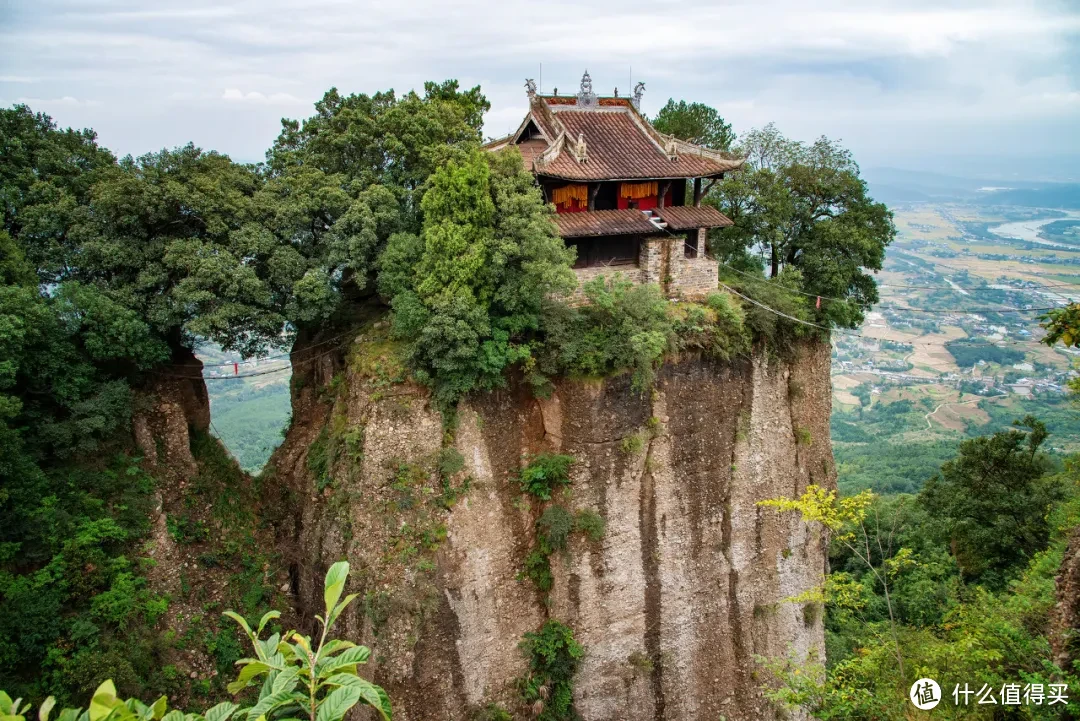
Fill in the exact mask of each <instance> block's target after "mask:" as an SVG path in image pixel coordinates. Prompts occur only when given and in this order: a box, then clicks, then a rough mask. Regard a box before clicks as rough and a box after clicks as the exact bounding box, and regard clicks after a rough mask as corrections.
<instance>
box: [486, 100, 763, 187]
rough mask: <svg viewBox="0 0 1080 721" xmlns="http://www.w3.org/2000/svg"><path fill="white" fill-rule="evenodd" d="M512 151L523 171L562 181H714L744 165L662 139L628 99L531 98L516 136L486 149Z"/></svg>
mask: <svg viewBox="0 0 1080 721" xmlns="http://www.w3.org/2000/svg"><path fill="white" fill-rule="evenodd" d="M511 145H515V146H517V147H518V149H519V150H520V151H521V154H522V158H523V159H524V161H525V166H526V167H527V168H528V169H529V170H531V171H533V172H534V173H536V174H537V175H542V176H545V177H550V178H559V179H564V180H578V181H589V180H593V181H596V180H641V179H667V178H699V177H704V178H707V177H716V176H719V175H720V174H722V173H725V172H728V171H731V170H736V169H738V168H740V167H742V165H743V162H744V159H742V158H738V157H735V156H732V155H730V154H728V153H721V152H719V151H716V150H710V149H708V148H703V147H700V146H697V145H693V144H692V143H687V142H685V141H682V140H678V139H676V138H673V137H671V136H669V135H664V134H663V133H660V132H659V131H657V130H656V129H655V128H653V127H652V125H651V124H650V123H649V121H648V120H646V119H645V118H644V117H643V116H642V115H641V114H640V113H639V112H638V110H637V108H636V107H635V106H634V103H633V102H631V100H630V99H629V98H620V97H598V96H595V95H585V94H579V95H577V96H554V95H538V94H532V95H531V96H530V98H529V113H528V115H526V116H525V119H524V120H523V121H522V123H521V125H520V127H519V128H518V129H517V131H516V132H515V133H513V134H511V135H509V136H507V137H505V138H500V139H499V140H495V141H492V142H490V143H488V144H487V145H486V146H485V147H487V148H488V149H489V150H501V149H502V148H505V147H508V146H511Z"/></svg>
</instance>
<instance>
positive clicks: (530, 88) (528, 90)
mask: <svg viewBox="0 0 1080 721" xmlns="http://www.w3.org/2000/svg"><path fill="white" fill-rule="evenodd" d="M525 94H526V95H528V96H529V97H530V98H534V97H536V81H535V80H533V79H532V78H525Z"/></svg>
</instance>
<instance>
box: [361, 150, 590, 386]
mask: <svg viewBox="0 0 1080 721" xmlns="http://www.w3.org/2000/svg"><path fill="white" fill-rule="evenodd" d="M421 206H422V209H423V214H424V222H423V229H422V232H421V234H420V236H419V238H417V237H416V236H414V235H411V234H408V233H398V234H395V235H394V236H392V237H391V242H390V243H389V245H388V246H387V247H386V250H385V251H383V254H382V255H381V257H380V260H379V268H380V276H379V287H380V289H381V290H382V291H383V292H384V293H387V294H392V295H388V297H387V300H388V301H389V302H390V303H391V306H392V307H393V327H394V331H395V333H396V334H397V335H398V337H400V338H403V339H406V340H408V341H410V351H409V359H410V364H411V365H412V367H413V370H414V372H415V373H416V374H417V377H418V378H419V379H420V380H421V381H423V382H427V383H430V384H431V385H432V386H433V387H434V388H435V392H436V396H437V398H438V399H439V402H440V403H441V404H443V405H444V407H447V406H449V405H452V404H453V403H454V402H456V401H457V399H458V398H460V397H461V396H462V395H464V394H465V393H467V392H469V391H470V390H473V389H478V388H492V387H496V386H499V385H501V384H502V383H504V378H503V371H504V370H505V369H506V368H507V367H508V366H510V365H511V364H514V363H525V364H529V363H530V362H531V359H532V335H533V334H535V332H536V331H538V330H539V328H540V322H541V310H542V306H543V304H544V301H545V297H547V296H549V295H553V294H554V295H559V294H564V293H568V292H569V291H570V290H572V289H573V287H574V285H575V282H576V281H575V278H574V275H573V272H572V271H571V270H570V264H571V262H572V255H571V251H569V250H567V248H566V247H565V246H564V244H563V242H562V240H561V239H560V238H559V236H558V234H557V233H556V230H555V226H554V224H553V223H552V222H551V218H550V214H551V209H550V208H549V207H548V206H547V205H545V204H544V202H543V198H542V197H541V195H540V192H539V190H538V189H537V188H536V186H535V183H534V182H533V180H532V177H531V175H530V174H529V173H528V172H527V171H526V170H525V168H524V166H523V164H522V162H521V156H520V155H519V154H518V153H517V152H516V151H515V150H510V151H507V152H504V153H496V154H491V153H484V152H483V151H481V150H480V149H478V148H475V147H473V148H472V149H470V150H468V151H465V152H463V153H461V154H460V157H458V158H455V159H453V160H450V161H449V162H447V163H446V164H445V165H443V166H442V167H441V168H440V169H439V170H437V171H436V172H435V173H434V174H433V175H432V178H431V180H430V183H429V186H428V190H427V192H425V194H424V197H423V201H422V203H421Z"/></svg>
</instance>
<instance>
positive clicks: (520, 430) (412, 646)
mask: <svg viewBox="0 0 1080 721" xmlns="http://www.w3.org/2000/svg"><path fill="white" fill-rule="evenodd" d="M373 345H376V346H377V343H375V342H374V341H373V340H372V339H371V338H363V337H362V338H360V339H358V341H357V344H356V345H355V346H354V348H353V349H352V351H350V352H351V354H352V357H351V358H350V359H349V362H348V366H347V370H346V372H345V375H344V377H343V380H341V381H337V382H335V384H334V385H336V386H337V387H336V389H335V388H327V389H324V391H325V392H323V393H322V395H321V396H318V395H316V396H312V397H311V398H309V399H308V400H309V401H310V402H309V403H308V405H307V406H306V407H305V418H307V419H308V421H309V422H308V423H296V422H295V416H294V425H293V427H292V429H291V430H290V432H289V435H288V437H287V439H286V441H285V442H284V443H283V444H282V446H281V447H280V448H279V449H278V451H277V452H276V453H275V455H274V457H273V458H272V459H271V464H270V466H271V473H272V477H273V478H275V479H276V480H277V482H278V483H283V484H286V485H288V486H289V488H290V489H291V491H292V492H293V493H294V494H296V495H295V497H296V498H297V499H298V505H299V506H300V507H301V508H302V511H298V514H299V515H298V518H297V519H296V522H295V524H293V525H290V526H289V527H288V528H285V529H282V536H283V537H282V542H283V543H284V544H286V545H287V546H289V547H290V548H291V549H292V556H293V559H294V563H293V568H292V574H293V587H294V589H295V591H296V593H297V597H298V598H299V599H300V600H301V602H302V603H306V604H307V605H308V607H309V611H308V613H309V616H310V614H311V613H314V612H317V611H318V610H319V608H318V604H319V603H320V602H321V592H320V589H321V585H320V584H321V579H322V575H323V573H324V572H325V570H326V569H327V568H328V567H329V565H330V564H331V563H332V562H334V561H337V560H339V559H343V558H345V559H348V560H349V561H350V562H351V563H352V567H353V576H352V579H353V580H352V582H351V583H352V586H353V588H352V589H351V590H352V591H355V592H358V593H360V594H362V596H361V597H362V602H359V603H357V604H355V605H354V608H353V611H352V612H351V613H349V614H347V615H346V617H344V618H343V620H342V622H341V626H340V627H339V628H338V629H337V632H336V635H338V636H341V637H345V638H348V639H350V640H353V641H356V642H361V643H364V644H366V645H369V646H370V647H371V648H372V663H371V664H370V665H369V666H368V670H369V671H370V673H371V675H372V676H373V677H374V679H375V680H376V681H377V682H378V683H380V684H382V685H383V686H385V687H386V689H387V690H388V691H389V692H390V694H391V697H392V698H393V699H394V702H395V718H398V719H405V720H406V721H412V720H417V719H467V718H469V714H470V713H471V711H472V710H475V709H477V708H481V707H484V706H486V705H487V704H489V703H498V704H500V705H502V706H503V707H505V708H506V709H508V710H509V711H511V712H512V713H514V714H515V717H520V718H527V717H528V716H529V714H528V710H527V709H524V708H521V706H520V702H519V696H518V692H517V689H516V686H515V679H517V678H518V677H520V676H523V675H525V674H526V672H527V660H526V659H525V658H524V657H523V656H522V653H521V651H520V649H519V643H520V641H521V638H522V636H523V635H524V634H525V633H527V632H532V631H536V630H537V629H539V628H540V626H541V625H542V624H543V623H544V621H545V620H546V619H548V618H557V619H559V620H560V621H562V622H564V623H566V624H567V625H569V626H571V627H572V628H573V629H574V632H575V634H576V638H577V639H578V640H579V641H580V642H581V643H582V644H583V645H584V646H585V649H586V654H585V657H584V659H583V661H582V664H581V666H580V669H579V671H578V673H577V675H576V677H575V691H574V696H575V705H576V708H577V710H578V711H579V713H580V714H581V716H582V717H583V718H584V719H586V720H588V721H592V720H594V719H595V720H600V719H604V720H608V719H628V720H630V719H633V720H637V719H709V720H710V721H713V720H715V719H718V718H725V719H727V720H728V721H736V720H739V719H747V720H749V719H762V718H765V719H768V718H774V717H775V716H776V714H775V712H774V711H773V709H771V708H770V707H769V706H768V705H767V703H766V702H765V700H764V699H763V698H762V695H761V693H760V690H759V687H760V685H761V683H763V677H762V675H761V673H760V672H759V671H757V670H756V669H758V666H757V664H756V662H755V657H758V656H766V657H770V656H783V655H787V654H796V655H798V656H805V655H806V654H808V653H811V652H817V653H820V652H821V649H822V648H823V627H822V614H821V612H820V609H819V608H818V607H817V606H815V605H813V604H807V605H803V604H797V603H792V602H789V601H786V599H789V598H791V597H793V596H796V595H798V594H799V593H801V592H803V591H805V590H807V589H809V588H811V587H813V586H815V585H817V584H819V583H820V582H821V580H822V574H823V572H824V571H825V568H826V555H825V549H824V545H823V540H822V537H821V535H820V533H819V532H818V531H817V530H816V529H813V528H810V527H808V526H807V525H805V524H803V523H802V522H801V521H800V520H799V519H798V518H797V517H794V516H793V515H792V514H786V515H779V514H777V513H776V512H774V511H772V510H770V509H764V508H761V507H759V506H758V505H756V504H757V502H758V501H760V500H763V499H766V498H771V497H776V496H781V495H787V496H790V495H796V494H799V493H801V492H802V491H803V490H804V489H805V488H806V486H807V485H809V484H811V483H817V484H819V485H825V486H827V487H834V486H835V470H834V466H833V459H832V452H831V449H830V445H829V412H830V388H829V349H828V346H827V345H822V344H817V343H806V344H804V345H803V346H801V347H800V348H799V349H798V352H797V354H796V357H795V358H793V359H791V360H789V361H782V360H778V359H776V358H770V357H769V356H768V355H766V354H764V353H759V354H755V355H754V357H753V358H752V359H748V360H743V361H739V362H735V363H731V364H722V363H718V362H715V361H712V360H708V359H704V358H699V357H685V358H681V359H676V360H671V361H669V362H667V363H665V365H664V366H663V367H662V368H661V369H660V371H659V373H658V375H657V380H656V383H655V387H654V390H652V391H651V392H650V393H645V394H641V393H638V392H637V391H635V390H634V389H633V388H632V387H631V384H630V379H629V378H628V377H627V376H625V375H624V376H616V377H612V378H608V379H605V380H596V381H592V380H590V381H575V380H562V381H559V382H557V383H556V386H555V389H554V392H553V393H552V395H551V396H550V397H549V398H547V399H536V398H534V397H532V396H531V395H530V394H529V392H528V391H527V390H526V389H525V388H524V387H523V386H521V385H512V386H511V387H510V388H508V389H506V390H501V391H495V392H491V393H486V394H479V395H477V396H476V397H473V398H470V399H469V400H467V401H465V402H463V403H462V404H461V406H460V407H459V409H458V413H457V420H456V427H453V428H450V429H448V428H446V427H445V426H444V423H443V419H442V418H441V416H440V414H439V413H438V412H437V411H436V410H435V409H433V408H432V407H431V405H430V403H429V401H428V396H427V394H426V392H425V391H424V390H423V389H421V388H418V387H416V386H413V385H410V384H408V383H403V382H397V381H398V380H399V379H400V375H398V374H396V372H395V370H394V369H393V368H387V366H386V363H384V362H383V360H385V359H382V360H380V359H379V358H378V357H373V355H372V351H371V347H372V346H373ZM376 355H377V354H376ZM543 451H552V452H558V453H563V454H568V455H571V456H573V457H574V458H575V463H574V465H573V467H572V472H571V474H572V482H571V484H570V485H569V486H568V487H567V488H566V489H565V490H564V491H563V492H562V493H559V494H556V496H555V498H554V499H553V500H552V501H550V502H541V501H539V500H538V499H536V498H534V497H531V496H527V495H524V494H522V492H521V486H520V483H519V482H518V476H519V473H520V469H521V467H522V465H523V464H524V463H525V462H526V461H527V459H528V458H529V457H530V456H532V455H533V454H536V453H539V452H543ZM553 503H559V504H562V505H563V506H565V507H567V508H568V509H569V510H571V511H581V510H585V509H588V510H591V511H594V512H596V513H598V514H599V515H600V516H602V517H603V518H604V520H605V522H606V530H605V533H604V535H603V537H602V539H601V540H598V541H594V540H590V539H589V538H588V537H587V536H586V535H585V534H582V533H574V534H573V535H571V538H570V542H569V545H568V548H567V551H566V552H565V553H556V554H555V555H553V556H552V557H551V566H552V574H553V577H554V583H553V586H552V589H551V591H550V593H548V594H544V593H541V592H540V591H538V590H537V589H536V587H535V586H534V584H533V583H532V582H531V581H530V580H528V579H527V578H524V577H523V576H522V569H523V567H524V564H525V559H526V557H527V556H528V554H529V553H530V551H531V550H533V549H534V548H535V544H536V531H535V525H536V521H537V519H538V518H539V517H540V515H541V514H542V513H543V511H544V510H545V508H547V507H549V506H550V505H551V504H553Z"/></svg>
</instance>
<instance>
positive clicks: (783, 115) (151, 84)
mask: <svg viewBox="0 0 1080 721" xmlns="http://www.w3.org/2000/svg"><path fill="white" fill-rule="evenodd" d="M0 3H2V4H3V5H6V6H7V7H6V8H5V9H4V14H5V16H6V21H5V23H4V24H3V26H2V27H0V48H2V49H0V102H2V103H4V104H9V103H11V102H16V101H17V100H18V99H19V98H23V97H25V96H27V95H33V96H35V97H38V98H55V99H54V100H42V101H35V102H32V103H31V105H32V106H33V107H35V108H37V107H40V108H41V109H44V110H46V111H48V112H50V113H52V114H54V115H55V117H56V119H57V120H58V122H60V123H62V124H71V125H89V126H93V127H94V128H96V129H97V130H98V131H99V133H100V136H101V140H102V142H103V143H105V144H106V145H108V146H110V147H112V148H114V149H115V150H117V151H118V152H121V153H126V152H135V153H137V152H143V151H147V150H151V149H155V148H160V147H162V146H169V145H178V144H182V143H185V142H187V141H188V140H194V141H195V142H196V143H197V144H200V145H203V146H206V147H214V148H217V149H219V150H222V151H224V152H228V153H230V154H232V155H233V156H234V157H237V158H241V159H246V160H255V159H259V158H261V157H262V153H263V151H264V150H265V148H266V147H267V146H268V145H269V144H270V143H271V142H272V140H273V138H274V137H275V135H276V133H277V130H278V128H279V120H280V118H281V117H282V116H283V115H285V116H288V117H303V116H305V115H307V114H308V113H309V110H310V104H311V103H312V102H314V101H315V100H317V99H318V98H319V97H320V96H321V95H322V93H323V92H324V91H325V90H326V89H328V88H329V87H331V86H336V87H338V88H339V89H340V90H342V91H343V92H374V91H376V90H379V89H385V88H388V87H393V88H396V89H398V90H399V91H402V90H407V89H409V88H419V87H421V86H422V84H423V81H424V80H441V79H444V78H446V77H457V78H459V79H460V80H461V81H462V83H463V84H465V85H473V84H477V83H479V84H482V85H483V87H484V90H485V92H486V93H487V94H488V97H489V98H490V99H491V101H492V104H493V107H492V111H491V112H490V113H489V115H488V117H487V119H486V126H485V131H486V132H487V133H488V134H490V135H498V134H502V133H504V132H506V131H507V130H508V129H509V128H511V127H513V126H515V125H516V124H517V122H518V120H520V117H521V115H522V113H523V112H524V91H523V88H522V84H523V81H524V78H525V77H534V78H536V79H538V80H539V79H540V71H539V66H540V64H541V63H543V86H544V88H545V89H549V90H550V89H551V88H552V87H554V86H560V89H561V90H562V91H563V92H572V91H573V90H574V89H576V87H577V82H578V79H579V78H580V76H581V72H582V70H583V69H584V68H586V67H588V68H589V70H590V71H591V73H592V76H593V80H594V83H595V85H596V86H597V88H598V89H601V90H602V91H604V92H610V90H611V89H612V88H613V87H614V86H616V85H617V86H618V87H619V88H620V90H621V91H623V92H626V91H627V90H629V88H630V84H631V72H632V77H633V80H634V81H636V80H638V79H642V80H645V81H646V83H647V85H648V89H647V93H646V96H645V98H646V99H645V110H646V111H650V112H655V110H656V109H658V108H659V107H660V105H661V104H662V103H663V102H664V101H665V100H666V99H667V98H668V97H675V98H685V99H688V100H700V101H702V102H707V103H710V104H712V105H715V106H716V107H717V108H719V109H720V110H721V111H722V112H723V113H724V114H725V116H726V117H728V119H729V120H731V121H732V122H733V123H734V124H735V126H736V129H738V130H746V129H748V128H750V127H753V126H756V125H761V124H763V123H766V122H769V121H775V122H776V123H777V124H778V125H779V126H780V127H781V129H783V130H784V131H785V132H787V133H788V134H790V135H794V136H797V137H804V138H809V137H814V136H817V135H820V134H827V135H830V136H833V137H841V138H843V139H844V140H845V142H847V143H848V144H849V145H850V146H851V147H852V148H853V149H854V150H855V152H856V155H857V157H858V158H860V160H862V161H863V163H864V164H866V163H867V162H870V163H874V164H892V165H900V166H905V167H913V166H915V165H917V164H918V163H919V162H924V161H927V160H930V161H932V160H933V159H934V158H940V157H943V156H945V155H949V154H954V155H970V156H985V157H992V156H995V155H996V156H1000V157H1001V158H1002V159H1003V163H1007V159H1009V158H1013V159H1015V158H1018V157H1024V156H1027V157H1032V156H1042V155H1045V156H1050V155H1063V154H1064V155H1077V156H1080V136H1078V134H1077V133H1076V132H1075V129H1076V127H1080V81H1078V78H1080V6H1078V5H1077V4H1076V3H1075V2H1070V1H1069V0H1061V1H1060V2H1057V1H1055V0H1043V1H1040V0H951V1H950V0H861V1H855V0H844V1H841V0H817V1H815V2H812V3H810V2H805V0H757V1H743V0H731V1H729V2H723V3H719V2H704V1H702V2H695V1H693V0H682V1H680V2H675V1H674V0H622V1H620V2H592V3H581V2H570V1H569V0H552V1H551V2H548V3H544V4H542V5H536V4H535V3H533V2H524V0H507V1H502V2H493V1H487V0H485V1H484V2H479V1H477V0H465V1H463V2H452V3H446V2H435V1H434V0H412V1H411V2H391V3H385V2H380V3H373V2H356V1H350V0H310V1H309V2H304V3H299V2H286V1H285V0H233V1H231V2H224V1H219V0H183V1H181V0H159V1H158V2H155V3H152V4H147V3H145V2H140V1H138V0H39V2H36V3H25V4H21V3H20V4H18V5H16V4H15V3H13V2H11V1H10V0H8V1H7V2H5V1H4V0H0ZM75 98H79V100H77V101H74V102H70V101H72V100H74V99H75ZM1078 174H1080V169H1078Z"/></svg>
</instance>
